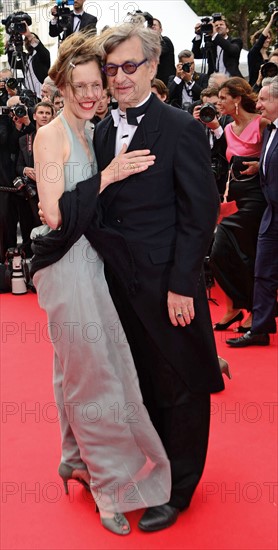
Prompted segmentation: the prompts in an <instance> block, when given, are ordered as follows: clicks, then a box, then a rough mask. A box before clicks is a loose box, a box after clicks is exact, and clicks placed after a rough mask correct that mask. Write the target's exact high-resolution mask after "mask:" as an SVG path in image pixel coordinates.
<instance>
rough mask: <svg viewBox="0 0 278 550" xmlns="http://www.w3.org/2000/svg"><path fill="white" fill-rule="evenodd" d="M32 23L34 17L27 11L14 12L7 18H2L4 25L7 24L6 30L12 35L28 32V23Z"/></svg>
mask: <svg viewBox="0 0 278 550" xmlns="http://www.w3.org/2000/svg"><path fill="white" fill-rule="evenodd" d="M25 23H26V25H28V26H29V25H32V19H31V17H30V15H28V13H25V12H23V11H22V12H21V11H19V12H14V13H12V14H11V15H9V16H8V17H7V19H2V25H5V27H6V32H7V33H8V34H11V35H16V34H23V33H25V32H26V25H25Z"/></svg>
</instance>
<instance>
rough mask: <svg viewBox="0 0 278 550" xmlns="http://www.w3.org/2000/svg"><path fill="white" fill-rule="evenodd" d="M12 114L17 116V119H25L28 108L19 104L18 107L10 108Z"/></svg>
mask: <svg viewBox="0 0 278 550" xmlns="http://www.w3.org/2000/svg"><path fill="white" fill-rule="evenodd" d="M10 109H11V113H12V114H13V115H14V116H16V117H17V118H23V117H24V116H26V115H27V114H28V110H27V107H26V106H25V105H21V104H20V103H18V105H14V107H10Z"/></svg>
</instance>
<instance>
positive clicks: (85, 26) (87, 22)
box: [49, 11, 97, 39]
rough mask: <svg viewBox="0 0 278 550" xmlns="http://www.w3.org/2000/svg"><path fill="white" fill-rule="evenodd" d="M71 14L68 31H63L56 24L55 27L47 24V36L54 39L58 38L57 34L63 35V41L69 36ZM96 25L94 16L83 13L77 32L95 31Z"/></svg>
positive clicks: (71, 31)
mask: <svg viewBox="0 0 278 550" xmlns="http://www.w3.org/2000/svg"><path fill="white" fill-rule="evenodd" d="M73 19H74V18H73V14H72V21H71V27H70V29H69V30H67V31H64V32H63V29H62V27H61V26H60V25H59V23H58V22H57V23H56V25H52V24H51V23H49V36H52V37H55V36H59V34H61V33H63V39H64V38H66V37H67V36H70V34H72V33H73ZM96 24H97V18H96V17H95V16H94V15H91V14H90V13H86V12H85V11H84V12H83V14H82V17H81V21H80V27H79V29H78V30H79V31H82V30H92V31H93V30H96Z"/></svg>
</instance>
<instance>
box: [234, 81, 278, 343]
mask: <svg viewBox="0 0 278 550" xmlns="http://www.w3.org/2000/svg"><path fill="white" fill-rule="evenodd" d="M257 109H258V110H259V111H260V112H261V113H262V115H263V116H264V117H265V118H268V119H269V120H271V124H270V125H269V126H270V127H269V128H266V129H265V131H264V141H263V147H262V153H261V158H260V177H261V186H262V190H263V193H264V196H265V198H266V201H267V207H266V210H265V212H264V214H263V217H262V221H261V225H260V230H259V236H258V244H257V254H256V263H255V285H254V299H253V310H252V313H253V319H252V327H251V330H250V331H248V332H247V333H246V334H243V336H241V337H240V338H230V339H229V340H227V344H229V345H230V346H232V347H234V348H243V347H246V346H254V345H257V346H258V345H260V346H267V345H268V344H269V333H275V332H276V321H275V314H276V302H277V289H278V76H275V77H274V78H271V79H265V80H263V87H262V89H261V91H260V93H259V98H258V102H257Z"/></svg>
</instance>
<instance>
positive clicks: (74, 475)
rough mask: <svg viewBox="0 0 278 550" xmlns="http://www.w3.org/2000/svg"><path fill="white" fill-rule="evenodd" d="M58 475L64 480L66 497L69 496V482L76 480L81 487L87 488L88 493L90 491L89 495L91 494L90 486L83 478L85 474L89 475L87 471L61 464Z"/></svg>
mask: <svg viewBox="0 0 278 550" xmlns="http://www.w3.org/2000/svg"><path fill="white" fill-rule="evenodd" d="M58 473H59V476H60V477H61V478H62V480H63V483H64V488H65V493H66V495H68V494H69V489H68V481H69V480H70V479H75V480H76V481H78V483H81V485H83V487H85V489H86V491H89V493H90V492H91V490H90V485H89V484H88V483H87V481H85V479H84V478H83V476H84V473H88V472H87V470H85V469H81V468H72V467H71V466H68V464H65V463H64V462H61V464H60V466H59V468H58Z"/></svg>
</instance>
